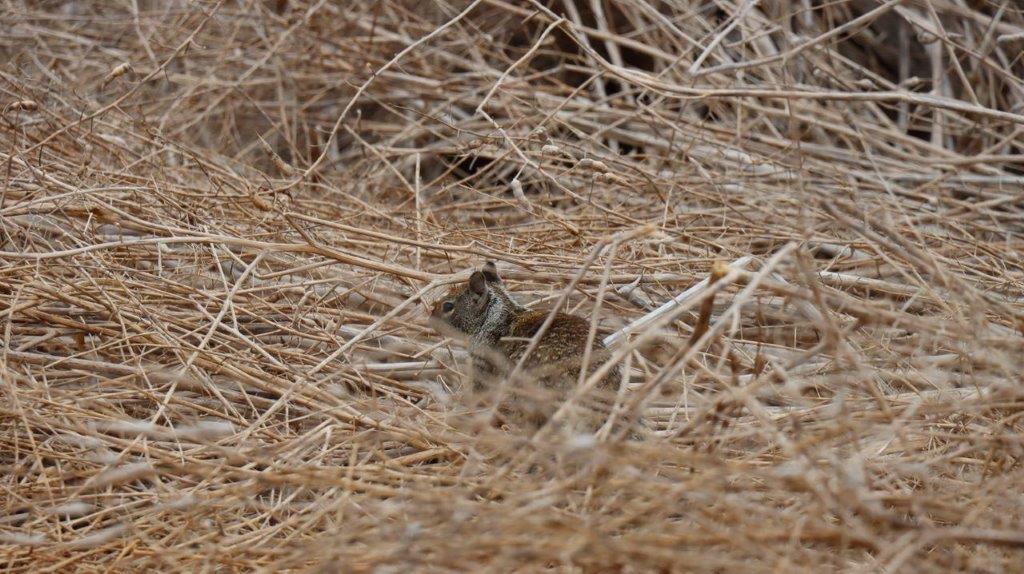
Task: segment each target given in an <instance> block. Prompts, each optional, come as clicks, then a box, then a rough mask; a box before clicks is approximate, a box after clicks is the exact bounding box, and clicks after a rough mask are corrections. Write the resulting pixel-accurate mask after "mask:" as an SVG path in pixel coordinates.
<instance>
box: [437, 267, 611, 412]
mask: <svg viewBox="0 0 1024 574" xmlns="http://www.w3.org/2000/svg"><path fill="white" fill-rule="evenodd" d="M548 314H549V312H548V311H531V310H528V309H526V308H524V307H523V306H522V305H520V304H518V303H516V302H515V300H514V299H512V297H511V296H510V295H509V293H508V291H507V290H506V289H505V285H504V283H503V282H502V280H501V277H500V276H499V275H498V271H497V269H496V267H495V265H494V263H493V262H490V261H488V262H487V263H486V264H485V265H484V266H483V267H482V268H481V269H479V270H477V271H474V272H473V274H472V275H471V276H470V278H469V281H467V282H466V283H463V284H460V285H456V286H455V287H453V288H452V289H451V290H450V291H449V292H448V294H447V295H446V296H445V297H443V298H442V299H441V300H439V301H438V302H437V303H436V304H435V306H434V309H433V311H432V313H431V317H432V319H433V320H435V321H440V323H441V324H442V325H446V326H448V327H452V328H454V329H456V330H457V331H460V332H462V333H464V334H466V335H468V336H469V351H470V354H471V356H472V359H473V388H474V389H475V390H478V391H479V390H487V387H489V386H492V383H495V382H499V381H500V380H501V377H502V376H503V375H507V374H508V373H509V370H510V369H511V368H512V367H514V366H515V365H516V364H517V363H518V362H519V360H520V359H521V358H522V356H523V353H524V352H525V351H526V348H527V347H528V346H529V344H530V339H531V338H532V337H533V336H534V335H535V334H536V333H537V331H538V330H539V329H540V327H541V326H542V325H543V324H544V322H545V320H546V319H547V317H548ZM435 324H436V323H435ZM442 328H443V327H442ZM589 332H590V322H589V321H588V320H586V319H584V318H582V317H578V316H576V315H570V314H567V313H557V314H556V315H555V318H554V320H553V321H552V322H551V325H550V326H549V327H548V329H547V330H546V331H545V332H544V334H543V335H542V336H541V338H540V340H539V341H538V343H537V345H536V347H535V348H534V350H533V352H532V353H530V356H529V357H528V358H527V360H526V362H525V363H524V364H523V367H524V375H525V376H524V377H523V378H524V379H525V380H532V381H536V382H537V383H539V385H535V386H536V387H537V388H536V389H534V390H538V391H548V393H547V395H548V396H549V397H550V391H554V392H555V393H556V397H557V398H564V396H566V391H568V390H570V389H573V388H575V387H576V383H577V381H578V380H579V374H580V369H581V367H582V361H583V356H584V353H585V352H586V345H587V336H588V334H589ZM607 358H608V352H607V351H606V350H605V349H604V345H603V344H602V343H601V341H600V339H595V340H594V343H593V347H592V352H591V355H590V361H589V364H588V369H587V370H588V374H589V373H593V372H594V371H596V370H597V368H599V367H600V366H601V364H602V363H603V362H604V361H605V360H607ZM620 379H621V375H620V373H619V369H618V366H615V368H613V369H612V370H611V371H610V372H609V373H608V374H607V375H606V376H605V377H603V378H602V380H601V381H599V382H598V384H597V391H596V392H595V393H591V396H592V397H593V396H595V395H602V398H601V400H599V401H598V402H599V403H601V404H604V405H605V406H607V404H608V402H609V401H608V399H609V398H614V392H615V390H616V389H617V388H618V385H619V382H620ZM493 386H496V385H493ZM513 393H514V394H518V395H519V397H518V399H517V400H518V404H519V408H518V409H517V410H523V409H522V406H523V402H524V400H527V401H528V399H524V396H528V395H530V394H531V393H529V392H528V389H526V388H524V385H523V383H522V381H519V380H517V381H516V383H515V388H514V389H513ZM540 394H541V395H543V394H544V393H543V392H541V393H540ZM533 396H534V397H536V396H537V393H533ZM533 402H535V403H536V402H538V401H533ZM546 402H547V403H551V402H552V401H550V400H548V401H546ZM588 402H590V403H593V401H592V400H591V401H588ZM594 406H595V405H594V404H591V405H590V408H593V407H594ZM531 410H533V411H538V410H540V411H544V412H543V413H541V412H534V413H532V415H536V416H532V415H531V418H532V419H534V422H540V421H541V420H544V419H546V418H547V416H548V415H550V412H551V409H550V407H544V408H540V409H537V408H531ZM600 410H602V411H606V408H601V409H600Z"/></svg>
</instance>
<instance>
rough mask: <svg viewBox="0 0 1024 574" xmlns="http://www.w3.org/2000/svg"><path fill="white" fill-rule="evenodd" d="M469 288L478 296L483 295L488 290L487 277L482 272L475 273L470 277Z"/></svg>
mask: <svg viewBox="0 0 1024 574" xmlns="http://www.w3.org/2000/svg"><path fill="white" fill-rule="evenodd" d="M469 288H470V289H472V290H473V292H474V293H476V294H477V295H483V294H484V291H486V290H487V277H485V276H484V274H483V272H481V271H474V272H473V274H472V275H470V276H469Z"/></svg>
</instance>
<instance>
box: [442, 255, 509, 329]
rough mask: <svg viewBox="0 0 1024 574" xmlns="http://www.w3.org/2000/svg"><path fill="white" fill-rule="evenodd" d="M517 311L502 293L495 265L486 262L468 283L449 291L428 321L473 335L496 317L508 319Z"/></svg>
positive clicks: (505, 294) (504, 293)
mask: <svg viewBox="0 0 1024 574" xmlns="http://www.w3.org/2000/svg"><path fill="white" fill-rule="evenodd" d="M518 308H519V306H518V305H517V304H516V303H515V302H514V301H512V299H511V298H510V297H509V296H508V293H507V292H506V291H505V286H504V284H503V283H502V281H501V277H500V276H499V275H498V269H497V267H495V265H494V262H492V261H488V262H487V263H485V264H484V266H483V267H481V268H480V269H479V270H477V271H474V272H473V274H472V275H470V276H469V281H467V282H466V283H463V284H461V285H456V286H454V287H452V288H451V289H450V290H449V291H448V293H447V294H446V295H445V296H444V297H442V298H441V299H440V300H438V301H437V302H436V303H435V304H434V308H433V310H432V311H431V313H430V317H431V319H432V320H435V321H440V322H442V323H443V324H446V325H448V326H450V327H454V328H455V329H457V330H459V331H461V332H463V333H466V334H469V335H476V334H478V333H480V332H481V331H483V330H484V329H485V328H486V325H487V324H488V323H489V322H492V321H493V319H494V318H495V317H494V316H495V315H506V314H508V315H511V313H512V312H514V311H515V310H517V309H518ZM489 319H491V320H492V321H489Z"/></svg>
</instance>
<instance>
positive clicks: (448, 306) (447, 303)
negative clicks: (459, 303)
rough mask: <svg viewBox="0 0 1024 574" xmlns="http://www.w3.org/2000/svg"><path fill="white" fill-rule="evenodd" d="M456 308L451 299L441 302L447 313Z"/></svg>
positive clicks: (443, 309)
mask: <svg viewBox="0 0 1024 574" xmlns="http://www.w3.org/2000/svg"><path fill="white" fill-rule="evenodd" d="M454 308H455V303H452V302H451V301H445V302H444V303H443V304H441V310H442V311H444V312H445V313H451V312H452V309H454Z"/></svg>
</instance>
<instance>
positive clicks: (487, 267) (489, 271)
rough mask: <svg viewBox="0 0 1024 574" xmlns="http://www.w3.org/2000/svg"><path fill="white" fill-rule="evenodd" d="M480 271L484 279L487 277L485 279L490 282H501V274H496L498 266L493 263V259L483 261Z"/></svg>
mask: <svg viewBox="0 0 1024 574" xmlns="http://www.w3.org/2000/svg"><path fill="white" fill-rule="evenodd" d="M481 273H483V274H484V279H487V281H489V282H491V283H501V276H500V275H498V268H497V267H496V266H495V265H494V262H493V261H488V262H487V263H484V267H483V269H482V270H481Z"/></svg>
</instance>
